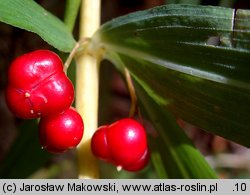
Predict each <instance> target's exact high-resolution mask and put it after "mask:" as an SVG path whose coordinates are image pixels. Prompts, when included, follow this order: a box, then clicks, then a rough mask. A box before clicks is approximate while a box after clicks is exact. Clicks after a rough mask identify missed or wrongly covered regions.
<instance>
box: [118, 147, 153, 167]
mask: <svg viewBox="0 0 250 195" xmlns="http://www.w3.org/2000/svg"><path fill="white" fill-rule="evenodd" d="M149 156H150V155H149V151H148V149H147V150H146V151H145V152H144V154H143V155H142V157H141V158H140V159H139V160H138V161H137V162H135V163H133V164H131V165H129V166H123V167H122V168H123V169H124V170H127V171H140V170H142V169H143V168H144V167H145V166H146V165H147V164H148V161H149Z"/></svg>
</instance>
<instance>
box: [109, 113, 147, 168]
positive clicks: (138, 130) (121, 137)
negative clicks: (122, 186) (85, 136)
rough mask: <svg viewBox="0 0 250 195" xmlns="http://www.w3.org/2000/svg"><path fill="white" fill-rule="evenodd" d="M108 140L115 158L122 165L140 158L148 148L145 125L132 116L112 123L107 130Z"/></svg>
mask: <svg viewBox="0 0 250 195" xmlns="http://www.w3.org/2000/svg"><path fill="white" fill-rule="evenodd" d="M107 141H108V145H109V150H110V153H111V155H112V158H113V160H114V161H115V162H116V164H117V165H120V166H122V167H127V166H130V165H132V164H134V163H135V162H137V161H138V160H140V159H141V157H142V156H143V154H144V153H145V151H146V150H147V138H146V133H145V130H144V128H143V126H142V125H141V124H140V123H138V122H137V121H135V120H133V119H130V118H126V119H122V120H119V121H117V122H115V123H113V124H111V125H110V126H109V128H108V131H107Z"/></svg>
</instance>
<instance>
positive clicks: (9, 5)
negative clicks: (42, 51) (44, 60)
mask: <svg viewBox="0 0 250 195" xmlns="http://www.w3.org/2000/svg"><path fill="white" fill-rule="evenodd" d="M0 22H4V23H7V24H10V25H12V26H16V27H18V28H22V29H25V30H27V31H31V32H34V33H36V34H38V35H39V36H41V38H42V39H44V40H45V41H46V42H48V43H49V44H50V45H52V46H54V47H55V48H57V49H59V50H61V51H64V52H69V51H71V50H72V48H73V46H74V44H75V40H74V38H73V36H72V34H71V33H70V32H69V30H68V29H67V27H66V26H65V25H64V24H63V22H62V21H60V20H59V19H58V18H56V17H55V16H54V15H52V14H51V13H49V12H48V11H46V10H45V9H43V8H42V7H41V6H40V5H39V4H37V3H36V2H35V1H33V0H8V1H4V0H3V1H0Z"/></svg>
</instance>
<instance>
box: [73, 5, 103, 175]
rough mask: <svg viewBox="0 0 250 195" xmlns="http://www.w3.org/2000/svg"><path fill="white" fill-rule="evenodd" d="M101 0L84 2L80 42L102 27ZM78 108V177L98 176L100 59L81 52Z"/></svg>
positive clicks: (77, 76) (77, 91)
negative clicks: (94, 144) (94, 151)
mask: <svg viewBox="0 0 250 195" xmlns="http://www.w3.org/2000/svg"><path fill="white" fill-rule="evenodd" d="M100 5H101V0H82V4H81V13H80V34H79V39H84V38H86V37H91V36H92V35H93V33H94V32H95V31H96V30H97V29H98V27H99V26H100V11H101V10H100ZM76 63H77V69H76V70H77V71H76V109H77V110H78V112H79V113H80V114H81V116H82V118H83V120H84V135H83V139H82V141H81V143H80V144H79V145H78V147H77V158H78V169H79V170H78V171H79V175H78V177H79V178H82V179H92V178H98V177H99V170H98V165H97V161H96V158H95V157H94V156H93V154H92V152H91V147H90V143H91V137H92V136H93V134H94V132H95V130H96V129H97V126H98V88H99V59H97V58H95V57H93V56H90V55H89V54H87V52H82V53H81V54H80V55H77V58H76Z"/></svg>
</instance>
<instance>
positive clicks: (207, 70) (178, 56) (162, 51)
mask: <svg viewBox="0 0 250 195" xmlns="http://www.w3.org/2000/svg"><path fill="white" fill-rule="evenodd" d="M249 14H250V12H249V11H247V10H237V11H235V10H233V9H230V8H221V7H212V6H192V5H166V6H161V7H156V8H153V9H151V10H146V11H141V12H136V13H133V14H130V15H127V16H123V17H120V18H117V19H114V20H112V21H110V22H107V23H106V24H104V25H103V26H102V27H101V28H100V29H99V31H97V32H96V34H95V35H94V37H93V44H94V46H95V48H98V47H100V48H104V49H105V50H106V54H105V57H106V58H107V59H110V60H111V61H112V62H113V63H114V64H116V65H117V67H118V68H121V66H120V67H119V64H125V65H126V67H127V68H128V69H129V71H130V72H131V73H132V74H133V75H134V76H136V77H138V78H140V81H141V83H139V84H140V85H141V86H143V87H144V90H146V91H147V93H148V94H149V95H150V96H151V98H152V99H153V100H154V101H155V102H157V103H158V104H159V105H160V106H161V107H162V108H164V109H166V110H170V111H171V113H172V114H174V115H175V117H179V118H182V119H184V120H186V121H188V122H190V123H192V124H194V125H196V126H198V127H200V128H202V129H204V130H206V131H209V132H211V133H215V134H218V135H220V136H223V137H225V138H227V139H230V140H233V141H235V142H238V143H240V144H242V145H245V146H247V147H249V146H250V142H249V137H250V120H249V118H250V112H249V111H250V77H249V75H250V66H249V62H250V51H249V49H250V39H249V36H250V20H249V19H250V18H249V17H250V16H249ZM119 61H122V63H120V62H119Z"/></svg>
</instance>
